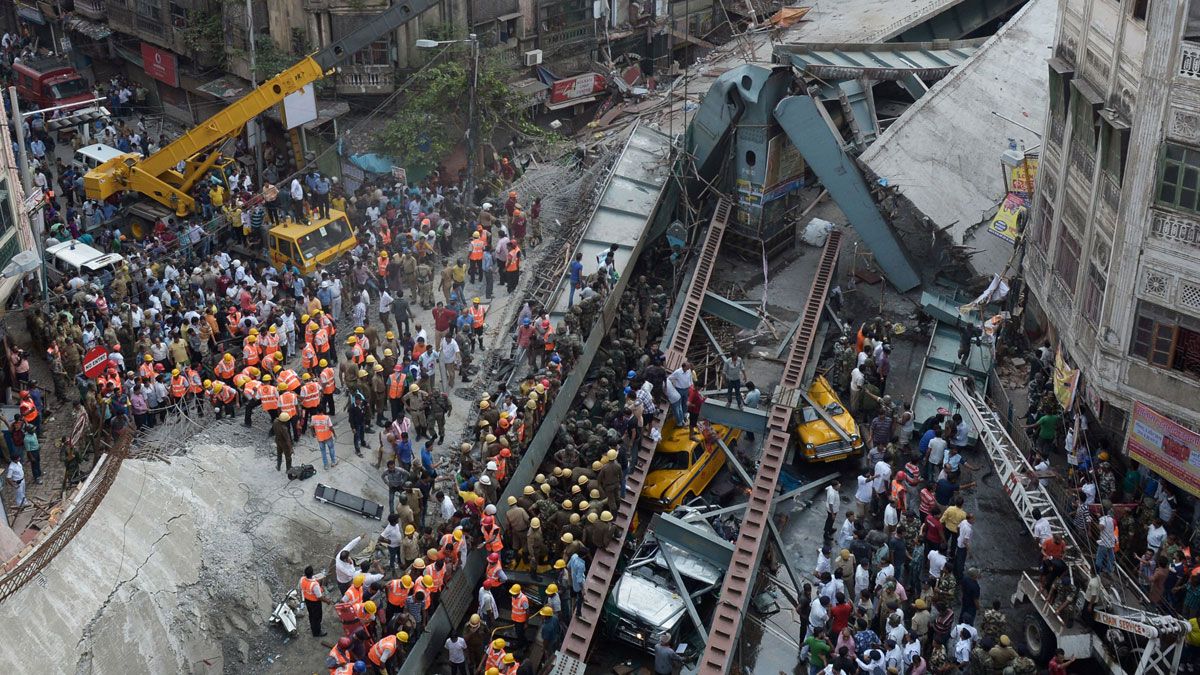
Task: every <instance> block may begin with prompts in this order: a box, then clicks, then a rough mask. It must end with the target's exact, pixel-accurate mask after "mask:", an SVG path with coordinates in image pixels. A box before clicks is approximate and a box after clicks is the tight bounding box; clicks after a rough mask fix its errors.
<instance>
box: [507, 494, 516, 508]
mask: <svg viewBox="0 0 1200 675" xmlns="http://www.w3.org/2000/svg"><path fill="white" fill-rule="evenodd" d="M516 503H517V498H516V497H514V496H512V495H509V496H508V505H509V506H512V505H513V504H516Z"/></svg>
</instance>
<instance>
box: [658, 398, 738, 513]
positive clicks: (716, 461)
mask: <svg viewBox="0 0 1200 675" xmlns="http://www.w3.org/2000/svg"><path fill="white" fill-rule="evenodd" d="M697 430H698V432H699V435H698V436H692V435H691V434H690V433H689V431H688V428H687V427H686V426H684V427H680V428H677V427H676V426H675V420H674V419H670V418H668V419H667V421H666V422H664V423H663V426H662V440H661V441H659V443H658V448H656V449H655V451H654V457H653V458H652V459H651V460H650V470H649V472H648V473H647V475H646V485H645V487H644V488H643V489H642V497H641V500H642V504H643V506H646V507H648V508H651V509H653V510H656V511H671V510H673V509H674V508H675V507H677V506H679V505H680V504H682V503H684V502H686V501H687V500H689V499H691V498H693V497H697V496H699V495H700V494H701V493H703V492H704V489H705V488H707V487H708V484H709V483H711V482H712V480H713V478H715V477H716V475H717V472H718V471H720V470H721V467H722V466H724V465H725V453H724V452H723V451H722V450H721V448H720V447H719V446H718V445H717V442H716V439H717V438H720V439H721V440H723V441H724V442H725V445H727V446H729V448H730V449H731V450H732V449H733V447H734V445H735V444H736V442H737V439H738V437H739V436H740V435H741V433H742V430H741V429H734V428H730V427H725V426H722V425H719V424H709V423H708V422H700V424H699V425H698V426H697Z"/></svg>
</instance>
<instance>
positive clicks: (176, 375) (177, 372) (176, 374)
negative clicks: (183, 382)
mask: <svg viewBox="0 0 1200 675" xmlns="http://www.w3.org/2000/svg"><path fill="white" fill-rule="evenodd" d="M171 375H173V376H175V377H178V376H179V369H178V368H176V369H174V370H172V371H171Z"/></svg>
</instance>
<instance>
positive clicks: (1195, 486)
mask: <svg viewBox="0 0 1200 675" xmlns="http://www.w3.org/2000/svg"><path fill="white" fill-rule="evenodd" d="M1125 450H1126V452H1128V453H1129V456H1130V457H1133V458H1134V459H1136V460H1138V461H1139V462H1141V463H1143V464H1145V465H1146V466H1148V467H1150V468H1151V469H1153V470H1154V472H1155V473H1157V474H1158V475H1160V476H1162V477H1163V478H1165V479H1166V480H1169V481H1171V482H1172V483H1174V484H1175V485H1178V486H1179V487H1181V488H1183V489H1184V490H1187V491H1188V492H1190V493H1192V494H1193V495H1194V496H1196V497H1200V434H1197V433H1196V432H1194V431H1192V430H1191V429H1188V428H1186V427H1184V426H1183V425H1181V424H1178V423H1176V422H1174V421H1173V420H1171V419H1169V418H1167V417H1165V416H1163V415H1160V414H1158V413H1157V412H1154V410H1153V409H1151V408H1150V406H1148V405H1145V404H1143V403H1136V402H1135V403H1134V404H1133V414H1132V415H1131V416H1130V419H1129V433H1127V434H1125Z"/></svg>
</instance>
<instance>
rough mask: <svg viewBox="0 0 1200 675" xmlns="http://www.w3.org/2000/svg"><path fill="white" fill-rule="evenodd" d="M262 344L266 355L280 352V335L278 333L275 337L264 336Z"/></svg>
mask: <svg viewBox="0 0 1200 675" xmlns="http://www.w3.org/2000/svg"><path fill="white" fill-rule="evenodd" d="M260 342H262V348H263V352H264V353H266V354H274V353H276V352H278V351H279V334H278V333H276V334H275V335H272V334H270V333H267V334H266V335H263V336H262V339H261V340H260Z"/></svg>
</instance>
